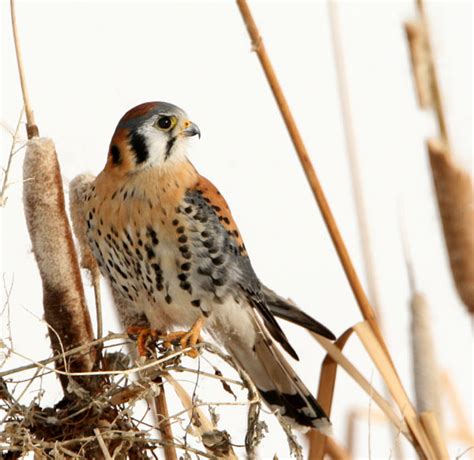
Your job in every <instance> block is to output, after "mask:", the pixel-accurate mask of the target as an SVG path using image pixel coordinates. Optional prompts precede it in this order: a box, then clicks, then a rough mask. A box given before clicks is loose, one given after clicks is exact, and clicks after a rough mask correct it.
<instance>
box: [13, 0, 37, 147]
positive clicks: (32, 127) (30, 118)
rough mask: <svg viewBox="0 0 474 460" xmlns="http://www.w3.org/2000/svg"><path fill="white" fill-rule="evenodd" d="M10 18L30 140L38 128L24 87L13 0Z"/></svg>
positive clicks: (23, 73) (24, 78)
mask: <svg viewBox="0 0 474 460" xmlns="http://www.w3.org/2000/svg"><path fill="white" fill-rule="evenodd" d="M10 16H11V21H12V29H13V41H14V43H15V53H16V62H17V64H18V74H19V77H20V84H21V92H22V94H23V103H24V107H25V114H26V132H27V135H28V139H31V138H32V137H38V136H39V130H38V126H36V122H35V116H34V113H33V110H32V108H31V103H30V96H29V93H28V88H27V86H26V77H25V69H24V65H23V58H22V54H21V47H20V38H19V35H18V29H17V25H16V8H15V1H14V0H10Z"/></svg>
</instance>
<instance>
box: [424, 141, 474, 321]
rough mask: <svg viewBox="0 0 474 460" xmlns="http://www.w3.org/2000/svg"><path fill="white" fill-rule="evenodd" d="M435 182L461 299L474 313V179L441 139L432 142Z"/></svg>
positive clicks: (431, 161) (430, 154) (431, 155)
mask: <svg viewBox="0 0 474 460" xmlns="http://www.w3.org/2000/svg"><path fill="white" fill-rule="evenodd" d="M428 153H429V157H430V163H431V171H432V173H433V182H434V186H435V190H436V197H437V199H438V206H439V213H440V216H441V222H442V224H443V230H444V239H445V241H446V247H447V249H448V255H449V262H450V265H451V272H452V274H453V278H454V282H455V285H456V288H457V291H458V294H459V296H460V297H461V299H462V301H463V302H464V304H465V305H466V307H467V309H468V311H469V312H470V313H471V314H474V200H473V187H472V179H471V177H470V176H469V174H468V173H467V172H466V171H464V170H463V169H461V168H460V167H459V166H458V165H457V164H456V163H455V162H454V160H453V158H452V155H450V152H448V151H447V148H446V147H445V146H444V144H443V143H442V142H440V141H439V140H437V139H430V140H428Z"/></svg>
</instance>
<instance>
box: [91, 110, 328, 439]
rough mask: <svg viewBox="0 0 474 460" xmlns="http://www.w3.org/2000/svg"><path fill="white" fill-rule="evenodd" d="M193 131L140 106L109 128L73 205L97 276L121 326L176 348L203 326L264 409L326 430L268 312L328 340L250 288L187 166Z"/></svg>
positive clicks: (205, 186)
mask: <svg viewBox="0 0 474 460" xmlns="http://www.w3.org/2000/svg"><path fill="white" fill-rule="evenodd" d="M196 135H198V136H200V131H199V128H198V127H197V125H196V124H194V123H192V122H191V121H190V120H189V119H188V116H187V115H186V113H185V112H184V111H183V110H182V109H180V108H179V107H176V106H175V105H172V104H169V103H165V102H149V103H145V104H141V105H139V106H137V107H135V108H133V109H131V110H130V111H128V112H127V113H126V114H125V115H124V116H123V117H122V119H121V120H120V121H119V123H118V125H117V128H116V130H115V133H114V135H113V137H112V140H111V143H110V147H109V151H108V157H107V163H106V165H105V167H104V170H103V171H102V172H101V173H100V174H99V175H98V176H97V178H96V179H95V181H94V182H93V183H92V186H91V187H90V190H89V193H88V196H87V197H86V201H85V203H86V216H85V217H86V220H87V237H88V241H89V244H90V246H91V249H92V251H93V254H94V256H95V257H96V259H97V261H98V264H99V267H100V270H101V272H102V274H103V275H104V276H105V277H106V278H108V279H109V281H110V283H111V286H112V289H113V291H114V292H115V295H117V296H119V297H120V298H121V299H122V300H123V301H124V302H125V305H127V310H128V311H127V312H125V315H126V316H127V317H128V318H137V319H139V318H146V322H147V324H149V325H150V326H151V328H153V329H154V330H159V331H167V332H168V333H169V335H168V336H167V341H168V342H172V341H176V340H179V341H180V343H181V345H183V346H191V347H192V346H193V345H195V344H196V343H197V341H198V340H199V336H200V332H201V329H202V328H203V329H204V330H205V331H206V332H207V333H208V334H209V335H210V336H211V337H212V338H213V339H214V340H216V341H217V342H218V343H220V344H221V345H222V346H223V347H224V348H225V349H226V350H227V351H228V353H229V354H230V355H231V356H232V357H233V359H234V360H235V361H236V362H237V364H238V365H239V366H241V368H242V369H244V370H245V372H246V373H247V374H248V375H249V376H250V378H251V379H252V381H253V382H254V384H255V386H256V387H257V389H258V391H259V393H260V395H261V397H262V399H263V400H264V401H265V402H266V403H267V404H268V405H269V406H270V407H271V408H272V409H276V410H278V411H279V413H280V415H281V416H283V417H284V418H285V419H286V420H288V421H289V422H290V423H291V424H292V425H294V426H296V427H298V428H300V429H303V430H305V431H306V430H307V429H309V428H316V429H318V430H320V431H322V432H326V433H327V432H329V430H330V426H331V424H330V422H329V419H328V417H327V415H326V414H325V412H324V411H323V409H322V408H321V407H320V405H319V404H318V402H317V401H316V399H315V398H314V397H313V396H312V395H311V393H310V391H309V390H308V389H307V388H306V387H305V386H304V384H303V383H302V381H301V380H300V379H299V377H298V376H297V375H296V373H295V372H294V371H293V369H292V368H291V366H290V364H289V363H288V362H287V361H286V359H285V357H284V356H283V353H282V352H281V351H280V350H279V348H278V347H277V346H276V344H277V343H278V344H280V345H281V347H282V348H283V350H285V351H286V352H287V353H288V354H289V355H290V356H292V357H293V358H295V359H298V356H297V354H296V352H295V350H294V349H293V347H292V346H291V345H290V343H289V342H288V339H287V338H286V336H285V333H284V332H283V330H282V329H281V327H280V326H279V324H278V323H277V322H276V320H275V316H274V315H277V316H280V317H282V318H284V319H287V320H289V321H293V322H294V323H296V324H299V325H301V326H303V327H305V328H307V329H310V330H313V331H314V332H316V333H319V334H321V335H323V336H325V337H327V338H329V339H334V335H333V334H332V333H331V332H330V331H329V330H328V329H326V328H325V327H324V326H323V325H322V324H320V323H318V322H317V321H315V320H314V319H312V318H311V317H310V316H308V315H306V314H305V313H304V312H303V311H301V310H299V309H298V308H297V307H295V306H293V305H292V304H291V303H289V302H288V301H286V300H284V299H283V298H281V297H280V296H278V295H277V294H276V293H275V292H273V291H272V290H270V289H269V288H267V287H265V286H264V285H263V284H262V283H261V282H260V281H259V279H258V278H257V275H256V274H255V272H254V270H253V268H252V265H251V263H250V259H249V257H248V254H247V251H246V249H245V245H244V242H243V240H242V237H241V234H240V232H239V230H238V228H237V226H236V224H235V222H234V220H233V218H232V215H231V213H230V210H229V207H228V206H227V203H226V201H225V199H224V198H223V196H222V195H221V194H220V193H219V191H218V190H217V188H216V187H215V186H214V185H213V184H212V183H211V182H210V181H209V180H207V179H206V178H204V177H203V176H201V175H199V173H198V172H197V171H196V169H195V168H194V166H193V165H192V164H191V162H190V161H189V160H188V158H187V148H188V140H189V138H191V137H193V136H196ZM122 318H123V312H122ZM138 326H139V325H138ZM130 329H131V330H135V331H142V332H143V331H146V329H145V328H140V327H138V328H137V327H135V328H133V327H132V328H130ZM181 331H184V332H181ZM193 351H194V353H195V354H197V352H196V351H195V350H193ZM191 354H192V353H191Z"/></svg>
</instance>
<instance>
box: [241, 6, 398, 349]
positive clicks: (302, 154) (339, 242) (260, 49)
mask: <svg viewBox="0 0 474 460" xmlns="http://www.w3.org/2000/svg"><path fill="white" fill-rule="evenodd" d="M237 5H238V7H239V10H240V13H241V14H242V18H243V20H244V22H245V25H246V26H247V31H248V33H249V35H250V39H251V41H252V47H253V49H254V50H255V52H256V53H257V56H258V58H259V60H260V63H261V65H262V67H263V70H264V72H265V76H266V77H267V80H268V83H269V85H270V87H271V89H272V92H273V95H274V97H275V100H276V102H277V105H278V108H279V109H280V112H281V115H282V117H283V120H284V122H285V124H286V128H287V130H288V133H289V135H290V137H291V140H292V142H293V145H294V147H295V150H296V153H297V155H298V158H299V160H300V162H301V165H302V167H303V170H304V172H305V175H306V178H307V180H308V182H309V185H310V187H311V190H312V192H313V195H314V197H315V199H316V201H317V203H318V206H319V209H320V211H321V214H322V216H323V219H324V222H325V224H326V226H327V228H328V231H329V234H330V236H331V239H332V242H333V244H334V247H335V249H336V252H337V254H338V256H339V259H340V261H341V264H342V266H343V269H344V272H345V274H346V276H347V279H348V281H349V284H350V286H351V288H352V292H353V293H354V296H355V298H356V301H357V304H358V306H359V309H360V311H361V313H362V316H363V317H364V318H365V319H366V320H367V321H368V322H369V324H370V326H371V327H372V329H373V331H374V334H375V335H376V337H377V338H378V340H379V341H380V343H381V345H382V347H383V348H384V350H385V352H386V353H387V356H390V355H389V353H388V349H387V347H386V345H385V341H384V339H383V337H382V334H381V332H380V328H379V326H378V324H377V320H376V317H375V313H374V310H373V308H372V307H371V305H370V303H369V301H368V299H367V296H366V295H365V292H364V289H363V288H362V285H361V283H360V280H359V278H358V276H357V273H356V271H355V269H354V265H353V264H352V261H351V258H350V256H349V253H348V252H347V249H346V246H345V244H344V241H343V239H342V236H341V234H340V232H339V228H338V226H337V224H336V221H335V219H334V216H333V214H332V212H331V209H330V207H329V204H328V201H327V199H326V196H325V194H324V191H323V189H322V187H321V184H320V182H319V179H318V177H317V175H316V171H315V169H314V167H313V164H312V163H311V159H310V157H309V154H308V151H307V150H306V147H305V145H304V142H303V139H302V137H301V135H300V132H299V130H298V127H297V126H296V123H295V120H294V118H293V115H292V114H291V111H290V107H289V106H288V102H287V101H286V98H285V96H284V94H283V91H282V89H281V86H280V83H279V82H278V79H277V76H276V74H275V71H274V70H273V66H272V64H271V62H270V58H269V57H268V54H267V52H266V50H265V46H264V44H263V41H262V38H261V36H260V33H259V31H258V28H257V25H256V24H255V21H254V19H253V17H252V13H251V12H250V9H249V6H248V4H247V2H246V1H245V0H237Z"/></svg>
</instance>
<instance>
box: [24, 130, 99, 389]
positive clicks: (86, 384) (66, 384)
mask: <svg viewBox="0 0 474 460" xmlns="http://www.w3.org/2000/svg"><path fill="white" fill-rule="evenodd" d="M23 175H24V186H23V199H24V206H25V215H26V222H27V225H28V231H29V233H30V237H31V242H32V245H33V252H34V255H35V258H36V262H37V264H38V268H39V271H40V275H41V280H42V282H43V306H44V313H45V319H46V321H47V323H48V325H49V326H50V328H49V331H48V332H49V336H50V339H51V344H52V348H53V352H54V353H55V354H57V353H61V352H62V350H63V349H64V350H68V349H71V348H75V347H78V346H81V345H85V344H87V343H89V342H90V341H92V340H93V335H92V324H91V320H90V317H89V312H88V310H87V306H86V300H85V296H84V289H83V286H82V280H81V275H80V271H79V264H78V261H77V255H76V252H75V249H74V244H73V241H72V235H71V229H70V227H69V221H68V219H67V216H66V210H65V207H64V195H63V188H62V182H61V172H60V169H59V163H58V160H57V156H56V151H55V147H54V143H53V141H52V140H51V139H47V138H33V139H30V140H29V141H28V143H27V147H26V154H25V160H24V164H23ZM94 364H95V352H94V351H93V350H91V351H88V352H84V353H82V354H77V355H74V356H72V357H70V358H68V360H67V364H66V366H67V370H69V371H74V372H84V371H90V370H92V369H93V367H94ZM56 367H57V368H58V369H61V370H66V368H65V366H64V360H63V359H58V361H57V362H56ZM60 379H61V384H62V386H63V389H64V391H65V393H66V394H70V389H71V388H72V387H71V386H70V379H69V378H68V377H67V376H64V375H61V376H60ZM75 380H76V381H77V382H78V383H80V385H81V386H82V387H83V388H86V389H88V390H91V389H92V386H91V385H92V381H91V380H89V379H82V380H79V379H75ZM68 388H69V390H68Z"/></svg>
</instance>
